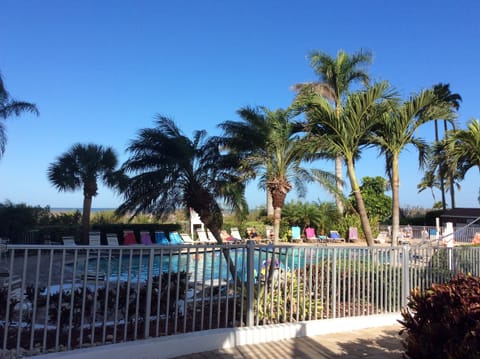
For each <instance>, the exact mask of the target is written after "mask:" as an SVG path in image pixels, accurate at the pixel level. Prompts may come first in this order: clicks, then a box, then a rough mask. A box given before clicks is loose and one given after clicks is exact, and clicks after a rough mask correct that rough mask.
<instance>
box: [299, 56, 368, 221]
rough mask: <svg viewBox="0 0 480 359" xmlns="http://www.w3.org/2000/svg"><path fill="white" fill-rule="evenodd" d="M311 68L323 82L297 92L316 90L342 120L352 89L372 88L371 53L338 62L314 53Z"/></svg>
mask: <svg viewBox="0 0 480 359" xmlns="http://www.w3.org/2000/svg"><path fill="white" fill-rule="evenodd" d="M308 58H309V59H310V66H311V67H312V68H313V69H314V71H315V73H316V74H317V75H318V77H319V80H320V81H319V82H313V83H303V84H296V85H294V86H293V87H294V89H296V90H299V91H302V90H304V89H308V90H313V91H315V92H316V93H317V94H319V95H321V96H323V97H325V98H326V99H327V100H329V101H331V102H332V103H333V105H334V107H335V116H336V117H337V120H340V118H341V113H342V110H343V104H344V100H345V98H346V96H347V95H348V92H349V88H350V86H351V85H352V84H354V83H355V82H361V83H363V84H364V85H365V86H366V85H368V83H369V81H370V78H369V76H368V74H367V72H366V71H365V70H364V67H365V66H366V65H369V64H370V63H371V62H372V54H371V53H370V52H368V51H362V50H361V51H358V52H356V53H353V54H352V55H349V54H347V53H346V52H345V51H343V50H340V51H338V53H337V57H336V58H334V57H332V56H330V55H329V54H327V53H325V52H320V51H313V52H311V53H310V54H309V55H308ZM342 162H343V161H342V156H341V154H337V155H336V156H335V175H336V177H337V192H338V193H339V194H341V193H342V192H343V182H342V179H343V171H342ZM336 203H337V207H338V210H339V212H340V213H343V211H344V206H343V202H342V199H341V196H340V195H337V196H336Z"/></svg>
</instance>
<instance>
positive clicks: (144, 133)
mask: <svg viewBox="0 0 480 359" xmlns="http://www.w3.org/2000/svg"><path fill="white" fill-rule="evenodd" d="M127 151H128V152H129V153H130V158H129V159H128V160H127V161H126V162H125V163H124V164H123V166H122V169H123V170H124V171H125V172H126V173H130V174H132V175H133V176H132V177H131V178H130V179H129V183H128V185H127V186H126V187H125V188H124V189H123V195H124V197H125V201H124V202H123V203H122V204H121V205H120V207H119V208H118V209H117V212H118V213H121V214H125V213H131V214H132V215H136V214H139V213H142V212H148V213H151V214H153V215H155V216H157V217H159V218H162V217H165V216H166V215H168V214H171V213H173V212H174V211H175V210H176V209H179V208H181V209H185V208H187V209H188V208H192V209H193V210H195V212H197V213H198V215H199V217H200V220H201V221H202V222H203V223H204V224H205V226H206V227H207V228H208V229H210V231H211V232H212V233H213V234H214V236H215V238H216V239H217V241H218V242H219V243H222V238H221V236H220V231H221V229H222V226H223V214H222V209H221V207H220V205H219V202H218V200H222V201H223V202H224V203H225V204H226V205H228V206H230V207H232V208H233V209H235V210H236V211H240V212H244V211H246V208H247V207H246V201H245V198H244V190H245V187H244V184H243V183H242V181H240V177H239V176H238V173H237V172H236V168H238V162H237V161H236V158H235V156H231V155H229V154H225V153H223V152H222V151H221V147H220V146H219V143H218V139H217V138H213V137H210V138H208V137H207V133H206V132H205V131H196V132H195V133H194V136H193V138H192V139H190V138H188V137H187V136H185V135H184V134H183V133H182V132H181V130H180V129H179V128H178V127H177V125H176V124H175V123H174V122H173V120H171V119H169V118H167V117H164V116H160V115H159V116H158V117H157V118H156V121H155V127H154V128H145V129H142V130H140V132H139V134H138V137H137V138H136V139H134V140H133V141H131V143H130V145H129V147H128V148H127Z"/></svg>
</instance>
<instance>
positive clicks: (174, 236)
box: [168, 231, 185, 245]
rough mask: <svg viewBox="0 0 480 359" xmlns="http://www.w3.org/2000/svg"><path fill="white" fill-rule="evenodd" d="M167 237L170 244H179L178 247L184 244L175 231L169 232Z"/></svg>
mask: <svg viewBox="0 0 480 359" xmlns="http://www.w3.org/2000/svg"><path fill="white" fill-rule="evenodd" d="M168 237H169V238H170V244H179V245H182V244H185V242H184V241H183V239H182V236H181V235H180V234H179V233H178V232H176V231H174V232H170V233H169V234H168Z"/></svg>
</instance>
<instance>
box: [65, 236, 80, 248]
mask: <svg viewBox="0 0 480 359" xmlns="http://www.w3.org/2000/svg"><path fill="white" fill-rule="evenodd" d="M62 242H63V245H64V246H68V247H75V246H76V245H77V243H75V238H74V237H73V236H63V237H62Z"/></svg>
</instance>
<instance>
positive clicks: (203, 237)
mask: <svg viewBox="0 0 480 359" xmlns="http://www.w3.org/2000/svg"><path fill="white" fill-rule="evenodd" d="M197 235H198V242H199V243H200V244H216V243H217V241H216V240H215V241H212V240H211V239H209V238H208V235H207V232H205V231H202V230H201V229H197Z"/></svg>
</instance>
